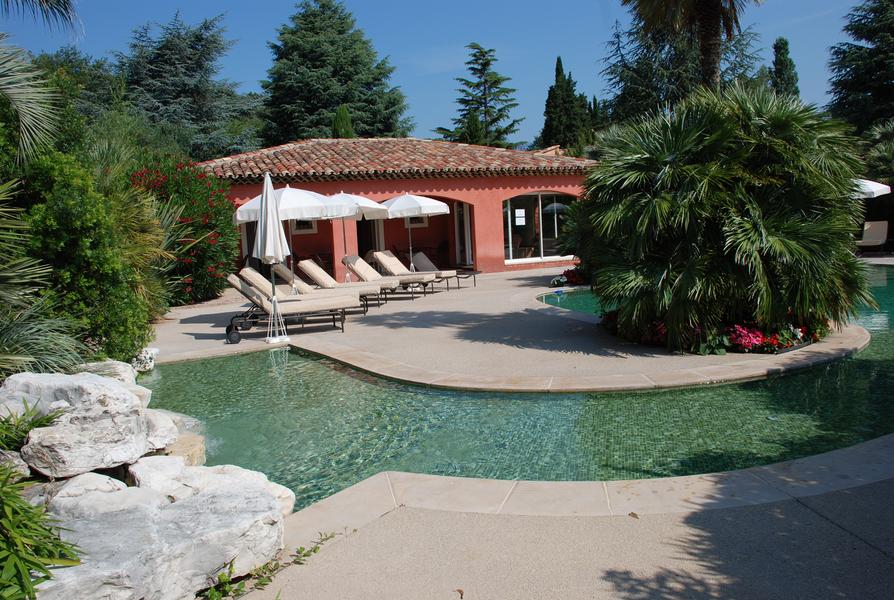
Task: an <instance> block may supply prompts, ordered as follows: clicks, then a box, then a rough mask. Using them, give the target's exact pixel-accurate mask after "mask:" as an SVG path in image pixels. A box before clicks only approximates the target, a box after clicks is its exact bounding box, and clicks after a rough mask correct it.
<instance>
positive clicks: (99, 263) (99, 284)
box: [28, 152, 152, 361]
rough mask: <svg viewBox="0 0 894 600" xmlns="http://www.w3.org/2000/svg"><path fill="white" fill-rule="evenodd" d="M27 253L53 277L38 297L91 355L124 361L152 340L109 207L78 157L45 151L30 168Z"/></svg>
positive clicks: (144, 308) (144, 304)
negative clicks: (76, 331) (73, 329)
mask: <svg viewBox="0 0 894 600" xmlns="http://www.w3.org/2000/svg"><path fill="white" fill-rule="evenodd" d="M28 193H29V196H30V199H31V201H32V203H34V204H33V206H32V207H31V209H30V211H29V220H30V225H31V248H30V254H31V255H32V256H34V257H36V258H39V259H41V260H43V261H44V262H45V263H46V264H48V265H49V266H50V267H51V269H52V271H51V274H50V277H49V286H48V288H47V289H46V290H45V291H44V292H43V294H44V295H45V296H46V297H47V298H48V300H49V301H50V304H51V306H52V307H53V311H54V312H55V314H56V315H57V316H59V317H64V318H68V319H70V320H71V321H73V322H74V323H76V324H77V325H78V326H79V328H80V329H81V331H82V332H83V335H84V341H85V343H87V345H88V347H90V348H91V349H92V350H93V351H94V352H97V353H100V354H105V355H108V356H110V357H112V358H115V359H119V360H125V361H127V360H130V359H131V358H133V356H134V355H136V353H137V352H138V351H139V350H140V349H141V348H143V347H144V346H146V344H147V343H149V341H150V340H151V339H152V328H151V325H150V324H149V313H150V307H149V305H148V303H147V301H146V300H145V299H144V298H141V297H140V295H139V294H138V293H137V292H136V291H135V289H134V287H135V286H134V283H135V282H136V274H135V272H134V271H133V269H132V268H131V267H130V265H128V264H127V262H126V260H125V256H126V254H125V252H124V250H123V248H122V244H124V243H125V241H126V240H124V239H122V235H121V233H120V228H119V227H118V225H117V224H116V223H115V221H114V215H115V210H114V208H115V206H114V205H113V203H112V200H111V199H110V198H109V197H108V196H104V195H103V194H100V193H99V192H98V191H97V190H96V187H95V185H94V182H93V178H92V175H91V173H90V172H89V171H88V170H87V169H86V168H85V167H84V166H83V165H81V164H80V163H79V162H78V160H77V159H76V158H74V157H73V156H70V155H66V154H61V153H58V152H57V153H49V154H47V155H45V156H42V157H41V158H39V159H37V160H35V161H34V162H33V163H31V165H30V168H29V187H28Z"/></svg>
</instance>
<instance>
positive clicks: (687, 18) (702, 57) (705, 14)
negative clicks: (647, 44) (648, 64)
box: [621, 0, 763, 86]
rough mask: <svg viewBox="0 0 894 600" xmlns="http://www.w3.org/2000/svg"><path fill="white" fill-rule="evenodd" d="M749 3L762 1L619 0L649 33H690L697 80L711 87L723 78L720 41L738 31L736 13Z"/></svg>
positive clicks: (729, 38) (733, 36)
mask: <svg viewBox="0 0 894 600" xmlns="http://www.w3.org/2000/svg"><path fill="white" fill-rule="evenodd" d="M750 2H754V3H755V4H760V3H761V2H763V0H621V3H622V4H624V5H625V6H630V7H631V8H632V9H633V11H634V13H635V14H636V15H637V17H638V18H639V19H640V20H641V21H642V23H643V25H644V26H645V27H646V29H648V30H649V31H650V32H655V31H669V32H671V33H688V34H692V37H693V38H694V40H695V43H696V44H697V45H698V63H699V81H700V82H701V83H702V84H704V85H712V86H718V85H720V83H721V81H722V79H723V78H722V67H721V63H722V62H723V42H724V41H730V40H732V39H734V38H735V37H736V35H738V34H739V33H740V32H741V27H740V26H739V13H741V12H742V11H743V10H744V9H745V6H746V5H747V4H748V3H750Z"/></svg>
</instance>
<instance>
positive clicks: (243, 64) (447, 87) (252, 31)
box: [0, 0, 858, 141]
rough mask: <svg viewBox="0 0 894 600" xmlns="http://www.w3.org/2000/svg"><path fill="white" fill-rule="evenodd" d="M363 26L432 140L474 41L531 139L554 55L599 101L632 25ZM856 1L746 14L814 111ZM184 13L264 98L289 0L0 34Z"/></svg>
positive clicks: (158, 9)
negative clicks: (777, 49)
mask: <svg viewBox="0 0 894 600" xmlns="http://www.w3.org/2000/svg"><path fill="white" fill-rule="evenodd" d="M345 4H346V5H347V7H348V9H349V10H350V11H351V12H352V13H353V14H354V16H355V18H356V19H357V24H358V26H359V27H360V28H361V29H363V30H364V31H365V32H366V34H367V36H368V37H369V38H370V39H371V40H372V41H373V44H374V45H375V47H376V50H377V51H378V52H379V54H380V55H381V56H388V57H389V58H390V60H391V63H392V64H393V65H394V66H395V67H396V70H395V73H394V76H393V78H392V82H393V83H394V84H395V85H398V86H400V87H401V88H402V89H403V91H404V93H405V94H406V95H407V99H408V101H409V105H410V114H411V115H412V117H413V119H414V121H415V122H416V127H415V130H414V132H413V134H414V135H416V136H419V137H432V135H433V134H432V133H431V130H432V129H434V128H435V127H438V126H440V125H449V124H450V119H451V118H452V117H453V116H454V114H455V104H454V100H455V98H456V92H455V88H456V83H455V81H454V78H455V77H457V76H460V75H463V74H464V68H465V67H464V64H463V63H464V62H465V60H466V50H465V48H464V46H465V45H466V44H467V43H469V42H470V41H476V42H478V43H480V44H481V45H483V46H485V47H487V48H496V50H497V57H498V59H499V63H498V64H497V69H498V70H499V71H500V72H501V73H503V74H505V75H508V76H510V77H511V78H512V82H511V85H513V86H514V87H516V88H518V93H517V97H518V101H519V104H520V106H519V109H518V111H517V113H518V115H517V116H522V117H525V121H524V122H523V123H522V127H521V130H520V131H519V134H518V135H517V140H519V141H531V140H532V139H534V137H535V136H536V135H537V133H538V132H539V130H540V127H541V126H542V125H543V103H544V100H545V99H546V91H547V88H548V87H549V85H550V83H551V82H552V79H553V69H554V65H555V60H556V55H561V56H562V61H563V63H564V65H565V68H566V69H568V70H571V71H572V74H573V75H574V78H575V79H576V80H577V81H578V84H579V89H580V91H583V92H585V93H587V94H591V95H592V94H597V95H599V96H600V97H604V96H605V93H604V81H603V79H602V76H601V75H600V71H601V70H602V68H603V66H604V65H603V60H604V58H605V56H606V47H605V44H606V41H607V40H608V38H609V35H610V33H611V28H612V26H613V24H614V23H615V21H621V22H622V23H624V22H626V20H627V13H626V9H624V8H622V7H621V2H620V0H554V1H553V2H550V3H544V2H542V1H532V0H451V1H450V2H425V1H419V0H375V1H373V0H346V2H345ZM856 4H858V1H857V0H767V1H766V2H765V3H764V4H762V5H761V6H749V7H748V8H747V10H746V12H745V15H744V19H743V25H745V26H748V25H752V26H753V28H754V30H755V31H756V32H757V33H758V34H759V35H760V36H761V46H762V48H763V52H762V53H763V55H764V56H765V57H767V58H766V60H767V62H769V60H770V57H771V55H772V51H771V49H770V48H771V46H772V44H773V40H774V39H776V37H777V36H780V35H783V36H786V37H788V38H789V42H790V44H791V53H792V57H793V58H794V60H795V63H796V65H797V67H798V75H799V77H800V86H801V94H802V97H803V98H804V99H805V100H807V101H809V102H815V103H818V104H825V103H826V102H827V100H828V97H827V92H828V71H827V66H826V63H827V62H828V58H829V47H830V46H832V45H833V44H836V43H838V42H840V41H842V40H844V39H845V36H844V34H843V33H842V31H841V27H842V25H843V24H844V17H845V15H846V14H847V12H848V11H849V10H850V9H851V8H852V7H853V6H855V5H856ZM177 10H179V11H180V12H181V15H182V16H183V18H184V19H185V20H186V21H187V22H190V23H195V22H198V21H199V20H201V19H202V18H204V17H210V16H214V15H217V14H220V13H223V14H224V24H225V26H226V28H227V35H228V37H230V38H232V39H234V40H236V43H235V44H234V46H233V48H232V50H231V51H230V53H229V55H228V56H227V57H226V59H225V60H224V62H223V64H222V65H221V72H220V75H221V76H223V77H226V78H227V79H230V80H231V81H236V82H238V83H239V84H240V87H241V89H242V90H243V91H248V90H259V89H260V85H259V83H258V82H259V81H260V80H261V79H263V78H264V77H265V76H266V73H267V69H268V68H269V66H270V63H271V54H270V50H269V48H268V47H267V42H268V41H269V40H272V39H274V38H275V36H276V30H277V28H278V27H279V26H280V25H281V24H283V23H285V22H286V20H287V19H288V17H289V15H290V14H292V13H293V12H294V10H295V3H294V2H292V1H285V0H255V1H254V2H245V1H244V0H243V1H239V2H234V1H226V0H153V1H152V2H143V1H139V2H137V1H133V0H124V1H122V0H80V1H79V3H78V12H79V14H80V18H81V22H82V25H81V28H80V31H79V33H77V34H72V33H70V32H59V31H48V30H47V29H46V28H45V27H44V26H42V25H41V24H35V23H32V22H30V21H28V20H24V19H21V18H17V17H8V18H5V19H2V20H0V31H7V32H9V33H11V34H12V41H13V43H15V44H17V45H19V46H22V47H25V48H27V49H28V50H31V51H32V52H40V51H43V50H47V51H52V50H55V49H56V48H59V47H60V46H64V45H67V44H75V45H77V46H78V47H80V48H81V49H82V50H83V51H85V52H87V53H89V54H92V55H94V56H104V55H108V54H110V53H112V52H114V51H116V50H123V49H125V48H126V47H127V43H128V40H129V39H130V33H131V31H132V30H133V28H134V27H136V26H138V25H140V24H142V23H145V22H147V21H154V22H166V21H168V20H170V18H171V17H172V16H173V15H174V13H175V12H176V11H177Z"/></svg>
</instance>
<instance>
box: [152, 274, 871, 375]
mask: <svg viewBox="0 0 894 600" xmlns="http://www.w3.org/2000/svg"><path fill="white" fill-rule="evenodd" d="M559 272H560V270H558V269H545V270H544V269H541V270H534V271H521V272H508V273H494V274H488V275H479V276H478V286H477V287H470V286H469V284H470V283H471V281H469V280H467V281H465V282H464V283H465V284H466V285H465V287H463V288H462V289H459V290H456V289H451V290H450V291H449V292H448V291H446V290H445V287H444V285H443V284H442V285H441V286H440V287H439V291H437V292H436V293H434V294H429V295H428V296H425V297H419V296H417V298H416V299H415V300H411V299H410V297H409V295H399V296H398V297H396V298H394V299H392V300H390V301H389V302H388V303H387V304H384V305H383V306H381V307H373V308H371V309H370V311H369V314H367V315H362V314H354V315H352V316H351V317H350V318H349V319H348V322H347V324H346V330H345V332H344V333H341V332H338V331H335V330H333V328H332V327H331V324H329V323H327V322H325V321H322V322H319V323H316V324H312V325H308V326H306V327H305V328H304V329H301V328H300V327H298V326H294V327H292V329H291V333H292V335H291V343H292V345H293V346H294V347H296V348H299V349H301V350H304V351H307V352H311V353H314V354H319V355H323V356H326V357H328V358H331V359H334V360H337V361H339V362H343V363H345V364H348V365H350V366H352V367H355V368H358V369H361V370H364V371H368V372H370V373H374V374H376V375H380V376H384V377H388V378H392V379H397V380H401V381H406V382H411V383H419V384H423V385H433V386H438V387H452V388H462V389H478V390H508V391H531V392H569V391H602V390H630V389H649V388H656V387H672V386H684V385H699V384H706V383H719V382H728V381H739V380H747V379H757V378H762V377H766V376H768V375H772V374H779V373H783V372H785V371H789V370H792V369H799V368H803V367H807V366H812V365H817V364H820V363H823V362H827V361H830V360H835V359H838V358H841V357H843V356H846V355H848V354H851V353H853V352H856V351H858V350H860V349H861V348H863V347H865V345H866V344H868V343H869V334H868V333H867V332H866V331H865V330H864V329H862V328H860V327H856V326H848V327H846V328H844V329H843V330H842V331H841V332H837V333H835V334H833V335H832V336H830V337H829V338H827V339H826V340H824V341H822V342H821V343H818V344H813V345H811V346H808V347H807V348H803V349H801V350H798V351H795V352H792V353H789V354H783V355H744V354H727V355H725V356H697V355H691V354H674V353H670V352H667V351H666V350H663V349H662V348H649V347H643V346H641V345H637V344H631V343H628V342H625V341H623V340H620V339H618V338H617V337H614V336H612V335H610V334H608V333H607V332H606V331H604V330H603V329H602V328H601V327H600V326H599V325H598V317H597V316H596V315H588V314H583V313H575V312H572V311H569V310H565V309H561V308H555V307H551V306H547V305H545V304H543V303H542V302H540V301H538V300H537V296H538V295H539V294H542V293H549V292H551V291H553V290H551V289H550V288H549V287H548V284H549V280H550V279H551V278H552V277H553V276H555V275H556V274H558V273H559ZM240 306H242V304H241V302H240V301H239V297H234V296H233V295H232V294H231V293H228V294H227V295H225V296H224V297H223V298H221V299H219V300H216V301H214V302H213V303H211V304H203V305H200V306H194V307H182V308H178V309H175V310H174V311H173V313H172V315H171V316H172V317H174V319H173V320H169V321H166V322H165V323H162V324H160V325H159V326H158V327H157V340H156V345H157V346H158V347H160V348H161V350H162V352H161V354H160V356H159V361H160V362H169V361H174V360H183V359H187V358H195V357H200V356H211V355H216V354H226V353H232V352H243V351H251V350H254V349H259V348H262V347H265V344H264V343H263V341H262V338H263V337H264V335H265V331H263V330H260V329H255V330H252V331H249V332H244V334H243V341H242V342H241V343H240V344H236V345H228V344H226V343H225V341H224V328H225V327H226V325H227V323H228V320H229V317H230V316H232V315H233V314H234V313H236V312H237V311H239V310H241V308H240Z"/></svg>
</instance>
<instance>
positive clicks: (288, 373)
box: [142, 268, 894, 507]
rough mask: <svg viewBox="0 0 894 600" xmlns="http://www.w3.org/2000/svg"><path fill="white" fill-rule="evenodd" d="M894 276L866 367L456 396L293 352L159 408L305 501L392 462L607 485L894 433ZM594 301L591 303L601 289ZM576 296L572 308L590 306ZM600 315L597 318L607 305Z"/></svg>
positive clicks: (177, 387)
mask: <svg viewBox="0 0 894 600" xmlns="http://www.w3.org/2000/svg"><path fill="white" fill-rule="evenodd" d="M892 277H894V269H882V268H878V269H873V282H874V286H875V287H874V291H875V293H876V296H877V299H878V302H879V305H880V306H881V310H880V311H879V312H877V313H876V312H866V313H865V314H863V315H861V317H860V318H859V319H858V322H859V323H860V324H861V325H863V326H865V327H867V328H869V329H871V330H872V332H873V339H872V343H871V344H870V346H869V347H868V348H867V349H866V350H864V351H863V352H861V353H860V354H859V355H858V356H857V357H856V358H853V359H847V360H843V361H839V362H836V363H833V364H830V365H825V366H821V367H816V368H813V369H809V370H806V371H802V372H800V373H796V374H793V375H789V376H785V377H777V378H773V379H770V380H767V381H760V382H750V383H744V384H733V385H725V386H717V387H704V388H692V389H682V390H680V389H678V390H666V391H653V392H640V393H610V394H544V395H537V394H494V393H483V392H450V391H444V390H433V389H427V388H421V387H414V386H407V385H402V384H396V383H392V382H388V381H385V380H381V379H377V378H375V377H370V376H364V375H361V374H357V373H356V372H354V371H351V370H349V369H346V368H344V367H340V366H337V365H333V364H332V363H330V362H328V361H323V360H317V359H311V358H305V357H302V356H298V355H294V354H292V355H290V354H289V353H288V352H287V351H285V350H272V351H270V352H257V353H252V354H247V355H241V356H232V357H226V358H215V359H208V360H202V361H196V362H185V363H180V364H173V365H162V366H160V367H158V368H157V369H156V371H155V372H154V374H152V375H151V376H150V377H147V378H145V379H144V380H142V383H144V384H145V385H147V386H148V387H151V388H152V389H153V390H154V392H153V405H154V406H156V407H161V408H168V409H171V410H176V411H180V412H183V413H187V414H190V415H194V416H196V417H199V418H200V419H202V421H203V422H204V423H205V426H206V432H207V434H208V436H209V440H208V462H209V464H221V463H233V464H237V465H240V466H243V467H247V468H250V469H257V470H260V471H263V472H264V473H266V474H267V475H268V476H270V478H271V479H273V480H274V481H277V482H279V483H282V484H285V485H288V486H289V487H291V488H292V489H294V490H295V492H296V494H297V496H298V501H297V504H298V506H299V507H301V506H306V505H307V504H310V503H311V502H314V501H316V500H319V499H320V498H323V497H325V496H328V495H330V494H332V493H334V492H336V491H338V490H341V489H343V488H345V487H347V486H349V485H351V484H353V483H356V482H357V481H359V480H361V479H363V478H365V477H369V476H370V475H373V474H375V473H378V472H380V471H383V470H386V469H392V470H402V471H415V472H422V473H433V474H445V475H464V476H470V477H491V478H502V479H513V478H519V479H546V480H592V479H628V478H641V477H663V476H668V475H679V474H693V473H703V472H709V471H718V470H727V469H734V468H740V467H745V466H751V465H755V464H765V463H770V462H776V461H780V460H785V459H789V458H795V457H799V456H805V455H809V454H815V453H818V452H823V451H827V450H831V449H834V448H839V447H843V446H847V445H850V444H854V443H857V442H859V441H862V440H866V439H870V438H873V437H877V436H879V435H882V434H885V433H890V432H892V431H894V403H892V401H891V394H890V390H892V389H894V364H892V363H894V335H892V333H891V331H890V330H889V327H888V316H889V312H890V310H891V308H892V307H894V286H889V285H888V282H889V281H890V280H891V278H892ZM587 295H588V294H587ZM579 296H580V295H578V294H566V295H565V298H563V300H562V302H563V306H564V303H566V302H569V301H578V302H582V301H583V300H584V299H583V298H581V297H579ZM590 303H591V304H590V307H589V308H587V307H584V309H585V310H590V311H592V310H594V309H593V306H592V299H591V300H590Z"/></svg>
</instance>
